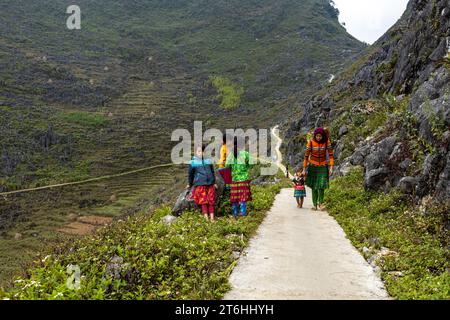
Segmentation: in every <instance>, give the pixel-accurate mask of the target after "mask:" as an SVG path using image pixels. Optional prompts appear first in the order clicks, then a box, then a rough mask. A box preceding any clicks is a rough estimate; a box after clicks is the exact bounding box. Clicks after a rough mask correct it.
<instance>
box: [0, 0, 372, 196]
mask: <svg viewBox="0 0 450 320" xmlns="http://www.w3.org/2000/svg"><path fill="white" fill-rule="evenodd" d="M70 4H72V3H71V2H70V1H64V0H56V1H55V0H51V1H50V0H44V1H39V2H35V1H24V0H23V1H21V0H19V1H9V2H2V3H1V4H0V11H1V12H2V19H1V21H0V70H1V71H0V113H1V117H0V127H1V129H2V131H3V132H4V133H6V134H3V135H2V136H1V137H0V144H1V146H2V147H1V149H0V152H1V157H0V190H11V189H16V188H22V187H24V186H32V185H37V184H46V183H50V182H56V181H67V180H77V179H80V178H83V177H88V176H93V175H100V174H104V173H110V172H118V171H121V170H124V169H127V168H130V167H132V168H134V167H142V166H145V165H148V164H155V163H160V162H164V161H167V158H168V156H169V150H170V147H171V144H170V143H169V142H170V133H171V131H172V130H173V129H174V128H177V127H186V128H191V127H192V122H193V120H194V119H198V120H204V121H205V125H207V126H213V125H214V126H217V127H225V126H227V127H234V126H235V125H238V126H243V127H245V126H249V125H251V126H256V127H258V126H266V127H267V126H269V125H272V124H274V123H276V121H277V120H278V119H283V118H284V117H287V116H289V115H290V114H291V113H292V112H295V108H294V105H293V104H295V102H294V101H293V100H291V99H290V97H292V96H293V95H294V96H295V97H298V96H299V97H307V96H308V95H309V94H311V93H312V92H314V90H315V89H316V88H317V87H318V86H320V85H323V84H325V83H326V82H327V80H328V79H329V77H330V74H331V73H337V72H338V71H340V70H342V68H343V67H344V66H345V65H346V62H347V61H348V59H349V58H351V57H353V56H354V55H355V54H358V53H359V52H361V50H362V49H363V48H364V45H363V44H362V43H360V42H359V41H357V40H356V39H354V38H353V37H352V36H350V35H349V34H348V33H346V31H345V29H344V28H343V27H342V26H341V25H340V24H339V22H338V19H337V11H336V9H334V8H333V7H332V6H331V5H330V4H329V1H327V0H302V1H293V0H282V1H275V2H274V1H266V0H264V1H260V0H258V1H254V0H245V1H220V0H219V1H206V0H189V1H147V0H145V1H144V0H137V1H132V2H130V1H117V0H114V1H110V0H108V1H105V0H102V1H87V0H80V1H78V2H77V4H78V5H79V6H80V8H81V11H82V30H75V31H70V30H67V28H66V18H67V17H68V15H67V14H66V13H65V12H66V8H67V6H68V5H70ZM224 92H225V95H224V94H223V93H224ZM221 93H222V94H221ZM226 109H234V110H226Z"/></svg>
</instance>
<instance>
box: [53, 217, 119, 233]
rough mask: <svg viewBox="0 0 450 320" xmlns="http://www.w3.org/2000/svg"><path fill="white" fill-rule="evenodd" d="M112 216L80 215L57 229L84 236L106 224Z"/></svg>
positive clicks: (110, 220)
mask: <svg viewBox="0 0 450 320" xmlns="http://www.w3.org/2000/svg"><path fill="white" fill-rule="evenodd" d="M112 220H113V219H112V218H109V217H100V216H82V217H79V218H77V220H76V221H74V222H71V223H69V224H68V225H66V226H65V227H64V228H61V229H58V232H61V233H65V234H69V235H78V236H84V235H88V234H91V233H92V232H94V231H95V230H96V229H98V228H100V227H103V226H106V225H108V224H110V223H111V222H112Z"/></svg>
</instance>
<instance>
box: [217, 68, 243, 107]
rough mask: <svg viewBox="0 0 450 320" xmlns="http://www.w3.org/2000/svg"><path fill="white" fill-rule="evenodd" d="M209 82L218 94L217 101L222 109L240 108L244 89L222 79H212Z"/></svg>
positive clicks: (228, 80)
mask: <svg viewBox="0 0 450 320" xmlns="http://www.w3.org/2000/svg"><path fill="white" fill-rule="evenodd" d="M211 82H212V83H213V85H214V87H215V88H216V90H217V92H218V93H219V95H218V96H217V99H218V100H219V101H220V106H221V107H222V108H224V109H226V110H232V109H236V108H238V107H239V106H240V104H241V100H242V95H243V94H244V88H242V87H241V86H239V85H237V84H235V83H233V82H232V81H231V80H230V79H227V78H224V77H218V76H215V77H212V78H211Z"/></svg>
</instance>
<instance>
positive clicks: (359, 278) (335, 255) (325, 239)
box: [225, 189, 389, 300]
mask: <svg viewBox="0 0 450 320" xmlns="http://www.w3.org/2000/svg"><path fill="white" fill-rule="evenodd" d="M308 192H309V193H308V197H307V198H306V200H305V206H304V209H298V208H297V205H296V203H295V199H294V198H293V194H294V191H293V189H283V190H282V191H281V193H280V194H279V195H278V196H277V198H276V200H275V203H274V205H273V207H272V209H271V210H270V212H269V213H268V215H267V217H266V219H265V220H264V222H263V223H262V224H261V226H260V228H259V230H258V234H257V235H256V237H255V238H253V239H252V240H251V242H250V246H249V247H248V249H247V250H246V252H245V253H244V255H243V257H241V259H240V261H239V262H238V264H237V266H236V268H235V269H234V270H233V273H232V274H231V277H230V282H231V285H232V290H231V291H230V292H229V293H228V294H227V295H226V296H225V300H238V299H243V300H253V299H261V300H289V299H295V300H302V299H308V300H309V299H318V300H322V299H332V300H336V299H388V298H389V297H388V294H387V293H386V291H385V289H384V286H383V283H382V281H381V280H380V279H379V278H378V277H377V275H376V274H375V273H374V271H373V269H372V268H371V267H370V266H369V264H368V263H367V262H366V261H365V260H364V258H363V257H362V256H361V254H360V253H359V252H358V251H357V250H356V249H355V248H354V247H353V246H352V244H351V243H350V241H349V240H348V239H347V238H346V235H345V233H344V231H343V230H342V228H341V227H340V226H339V224H338V223H337V222H336V220H335V219H334V218H332V217H331V216H330V215H328V214H327V213H326V212H320V211H312V210H311V208H312V202H311V190H308Z"/></svg>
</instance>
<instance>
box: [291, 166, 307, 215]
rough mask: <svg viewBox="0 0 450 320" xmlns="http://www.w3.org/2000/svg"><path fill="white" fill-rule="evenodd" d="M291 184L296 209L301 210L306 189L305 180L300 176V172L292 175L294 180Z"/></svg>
mask: <svg viewBox="0 0 450 320" xmlns="http://www.w3.org/2000/svg"><path fill="white" fill-rule="evenodd" d="M292 184H293V186H294V189H295V191H294V197H295V199H296V200H297V208H300V209H301V208H303V202H304V200H305V198H306V187H305V178H304V176H303V174H302V171H300V170H299V171H298V172H297V173H295V175H294V179H292Z"/></svg>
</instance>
